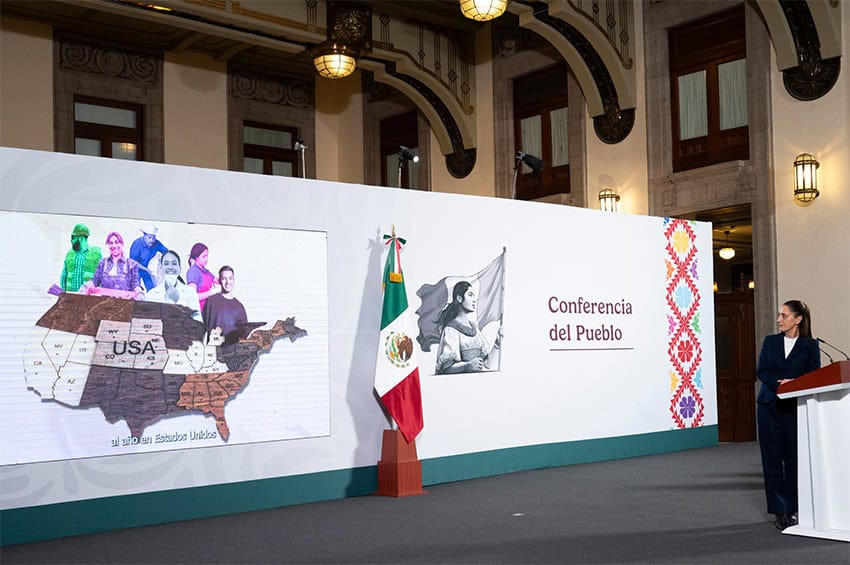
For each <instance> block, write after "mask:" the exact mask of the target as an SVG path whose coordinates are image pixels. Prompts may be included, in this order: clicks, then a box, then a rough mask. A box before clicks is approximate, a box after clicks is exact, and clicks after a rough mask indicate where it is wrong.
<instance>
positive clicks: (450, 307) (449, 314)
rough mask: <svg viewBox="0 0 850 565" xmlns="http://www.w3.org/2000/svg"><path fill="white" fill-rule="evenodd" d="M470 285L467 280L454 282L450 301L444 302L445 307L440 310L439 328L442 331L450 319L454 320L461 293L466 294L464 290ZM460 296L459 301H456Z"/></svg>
mask: <svg viewBox="0 0 850 565" xmlns="http://www.w3.org/2000/svg"><path fill="white" fill-rule="evenodd" d="M471 286H472V283H471V282H469V281H460V282H459V283H457V284H455V286H454V288H452V301H451V302H449V303H448V304H446V307H445V308H443V311H442V312H440V319H439V322H438V324H439V328H440V331H441V332H442V331H443V329H444V328H445V327H446V324H448V323H449V322H450V321H452V320H454V319H455V318H456V317H457V315H458V313H459V312H460V309H461V305H460V304H461V302H463V295H464V294H466V291H467V290H469V288H470V287H471ZM458 298H460V301H458Z"/></svg>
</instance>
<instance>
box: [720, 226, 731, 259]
mask: <svg viewBox="0 0 850 565" xmlns="http://www.w3.org/2000/svg"><path fill="white" fill-rule="evenodd" d="M723 233H725V234H726V247H722V248H721V249H720V251H718V252H717V254H718V255H720V258H721V259H723V260H724V261H729V260H731V259H732V258H733V257H735V250H734V249H733V248H731V247H729V230H726V231H724V232H723Z"/></svg>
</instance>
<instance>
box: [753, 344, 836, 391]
mask: <svg viewBox="0 0 850 565" xmlns="http://www.w3.org/2000/svg"><path fill="white" fill-rule="evenodd" d="M784 336H785V334H783V333H782V332H780V333H778V334H774V335H769V336H767V337H765V338H764V342H763V343H762V344H761V353H760V354H759V362H758V366H757V367H756V376H757V377H758V379H759V380H760V381H761V390H759V395H758V398H757V399H756V402H758V403H759V404H767V403H768V402H771V401H773V400H774V399H776V389H777V388H779V380H780V379H796V378H797V377H799V376H802V375H805V374H806V373H808V372H809V371H814V370H815V369H817V368H818V367H820V349H819V348H818V342H817V341H815V339H814V338H811V337H803V336H800V337H798V338H797V341H796V343H794V347H793V348H792V349H791V353H790V354H789V355H788V357H787V358H786V357H785V342H784Z"/></svg>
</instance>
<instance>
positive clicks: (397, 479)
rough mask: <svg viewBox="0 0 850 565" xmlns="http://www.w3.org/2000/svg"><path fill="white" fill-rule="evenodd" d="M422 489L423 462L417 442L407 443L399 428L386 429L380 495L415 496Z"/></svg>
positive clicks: (379, 479) (382, 451) (380, 467)
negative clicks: (418, 452)
mask: <svg viewBox="0 0 850 565" xmlns="http://www.w3.org/2000/svg"><path fill="white" fill-rule="evenodd" d="M425 493H426V491H424V490H422V462H421V461H419V457H418V456H417V455H416V443H415V442H414V443H407V441H406V440H405V439H404V436H403V435H401V432H400V431H399V430H384V439H383V444H382V445H381V460H380V461H378V491H377V492H376V493H375V494H376V495H378V496H396V497H398V496H414V495H417V494H425Z"/></svg>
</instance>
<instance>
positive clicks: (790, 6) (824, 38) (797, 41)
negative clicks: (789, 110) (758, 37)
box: [756, 0, 841, 101]
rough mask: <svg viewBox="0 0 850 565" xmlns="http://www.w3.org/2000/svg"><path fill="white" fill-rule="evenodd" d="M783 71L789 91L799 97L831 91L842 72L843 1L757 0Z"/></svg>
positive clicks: (814, 95) (778, 62)
mask: <svg viewBox="0 0 850 565" xmlns="http://www.w3.org/2000/svg"><path fill="white" fill-rule="evenodd" d="M756 4H757V5H758V7H759V10H760V11H761V13H762V16H763V17H764V20H765V22H766V23H767V27H768V30H769V32H770V36H771V39H772V42H773V46H774V49H775V51H776V62H777V65H778V66H779V69H780V70H781V71H782V81H783V84H784V85H785V90H786V91H787V92H788V94H790V95H791V96H793V97H794V98H796V99H798V100H804V101H809V100H816V99H818V98H820V97H822V96H824V95H825V94H826V93H827V92H829V91H830V90H831V89H832V87H833V86H834V85H835V83H836V82H837V81H838V75H839V73H840V71H841V26H840V25H838V23H840V21H841V2H838V3H836V2H832V1H830V0H807V1H805V2H800V1H792V0H779V1H778V2H777V1H775V0H757V2H756Z"/></svg>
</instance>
